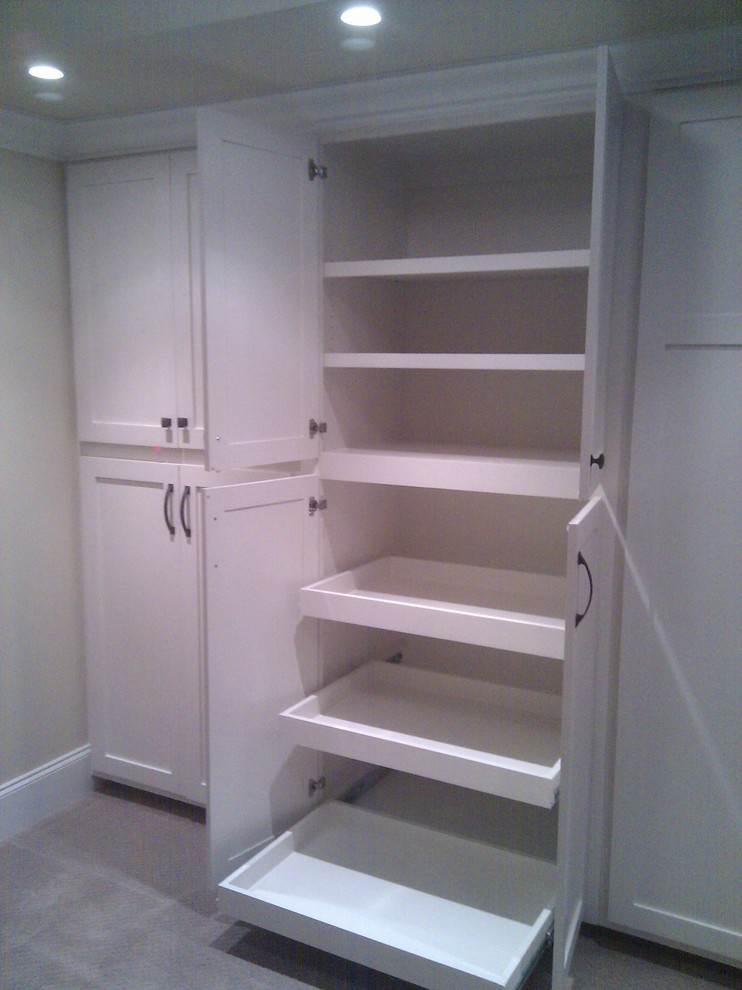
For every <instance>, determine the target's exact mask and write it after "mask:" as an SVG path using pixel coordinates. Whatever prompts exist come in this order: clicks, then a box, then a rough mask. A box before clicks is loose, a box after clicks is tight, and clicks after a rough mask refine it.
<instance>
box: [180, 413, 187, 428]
mask: <svg viewBox="0 0 742 990" xmlns="http://www.w3.org/2000/svg"><path fill="white" fill-rule="evenodd" d="M178 429H179V430H187V429H188V417H187V416H178Z"/></svg>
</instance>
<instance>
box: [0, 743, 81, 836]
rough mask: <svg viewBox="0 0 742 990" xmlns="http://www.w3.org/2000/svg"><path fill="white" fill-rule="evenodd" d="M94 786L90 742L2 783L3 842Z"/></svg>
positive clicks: (0, 816) (0, 820)
mask: <svg viewBox="0 0 742 990" xmlns="http://www.w3.org/2000/svg"><path fill="white" fill-rule="evenodd" d="M92 788H93V781H92V777H91V775H90V746H87V745H86V746H80V747H79V748H78V749H74V750H72V752H71V753H65V755H64V756H60V757H58V758H57V759H56V760H51V761H50V762H49V763H45V764H44V765H43V766H41V767H36V769H35V770H30V771H29V772H28V773H24V774H22V775H21V776H20V777H16V778H15V780H9V781H8V782H7V784H2V785H0V842H5V841H6V840H7V839H12V838H13V836H15V835H18V833H19V832H23V831H25V830H26V829H27V828H31V827H32V826H33V825H36V824H38V823H39V822H41V821H43V820H44V819H45V818H49V817H51V816H52V815H56V814H59V812H60V811H65V810H66V809H67V808H69V807H71V805H73V804H76V803H77V802H78V801H82V800H84V798H86V797H87V795H88V794H89V793H90V792H91V790H92Z"/></svg>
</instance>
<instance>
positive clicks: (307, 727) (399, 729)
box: [281, 661, 561, 808]
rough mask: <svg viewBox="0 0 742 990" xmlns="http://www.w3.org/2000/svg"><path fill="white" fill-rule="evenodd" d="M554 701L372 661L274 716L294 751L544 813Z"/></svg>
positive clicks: (552, 796) (556, 749)
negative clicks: (302, 748)
mask: <svg viewBox="0 0 742 990" xmlns="http://www.w3.org/2000/svg"><path fill="white" fill-rule="evenodd" d="M560 712H561V699H560V698H559V697H557V696H555V695H547V694H542V693H538V692H534V691H524V690H518V689H515V688H505V687H502V686H500V685H495V684H490V683H487V682H483V681H476V680H471V679H467V678H463V677H455V676H451V675H449V674H439V673H433V672H431V671H426V670H420V669H416V668H414V667H406V666H402V665H397V664H390V663H384V662H380V661H376V662H372V663H367V664H364V665H363V666H362V667H360V668H358V669H357V670H355V671H353V672H352V673H351V674H348V675H347V676H346V677H343V678H341V679H340V680H338V681H335V682H334V683H333V684H330V685H329V686H328V687H326V688H324V689H323V690H321V691H320V692H319V693H318V694H314V695H311V696H310V697H308V698H306V699H305V700H304V701H301V702H299V703H298V704H296V705H294V706H293V707H291V708H289V709H287V710H286V711H284V712H282V713H281V714H282V717H283V718H284V720H285V725H286V727H287V729H288V731H289V733H290V735H291V737H292V739H293V741H294V742H295V743H296V744H297V745H299V746H306V747H308V748H310V749H318V750H323V751H324V752H328V753H334V754H335V755H337V756H347V757H349V758H350V759H354V760H362V761H363V762H365V763H374V764H377V765H379V766H384V767H390V768H391V769H393V770H403V771H406V772H408V773H414V774H419V775H421V776H423V777H429V778H432V779H433V780H441V781H444V782H446V783H449V784H457V785H459V786H461V787H469V788H472V789H474V790H478V791H484V792H485V793H487V794H497V795H499V796H500V797H506V798H511V799H512V800H514V801H525V802H527V803H528V804H535V805H538V806H539V807H542V808H551V807H552V806H553V804H554V801H555V800H556V795H557V791H558V788H559V770H560V758H559V754H560V745H561V740H560V736H561V720H560Z"/></svg>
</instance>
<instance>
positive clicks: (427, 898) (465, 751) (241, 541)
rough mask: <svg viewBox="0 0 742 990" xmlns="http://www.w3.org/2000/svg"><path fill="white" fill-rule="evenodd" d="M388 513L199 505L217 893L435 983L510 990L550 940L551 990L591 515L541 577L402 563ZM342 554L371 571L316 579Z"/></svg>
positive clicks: (309, 935)
mask: <svg viewBox="0 0 742 990" xmlns="http://www.w3.org/2000/svg"><path fill="white" fill-rule="evenodd" d="M321 484H322V488H320V485H321ZM474 498H475V499H476V500H477V502H478V501H479V499H484V500H487V499H491V496H486V495H482V496H474ZM325 500H326V506H325ZM412 504H413V505H414V506H415V507H416V508H417V510H418V511H419V508H420V506H419V503H418V502H417V501H415V502H413V503H412ZM498 504H499V503H495V504H492V503H491V502H486V505H487V506H489V508H495V506H496V505H498ZM323 506H324V509H323V508H322V507H323ZM501 507H502V506H501ZM401 508H402V504H401V501H400V499H399V498H398V497H397V496H396V493H395V492H393V491H385V490H384V489H383V486H381V487H377V486H357V485H353V484H350V485H346V484H344V483H332V482H323V483H321V481H320V478H319V477H318V476H317V475H304V476H292V477H289V478H284V479H279V480H271V481H266V482H265V483H256V484H250V485H237V486H234V487H231V488H221V489H215V490H210V491H208V492H206V493H205V499H204V537H205V541H204V542H205V561H204V562H205V573H206V615H207V653H208V658H209V671H208V677H209V711H210V718H209V724H210V731H209V760H210V777H211V781H212V783H211V786H210V795H209V819H210V833H211V842H212V875H213V879H214V881H215V883H218V884H219V890H220V894H219V903H220V906H221V908H222V909H223V910H224V911H225V912H227V913H228V914H230V915H231V916H232V917H236V918H240V919H242V920H244V921H247V922H248V923H251V924H255V925H258V926H260V927H264V928H267V929H270V930H272V931H275V932H278V933H280V934H282V935H284V936H287V937H290V938H294V939H298V940H299V941H302V942H305V943H309V944H311V945H314V946H317V947H319V948H321V949H323V950H326V951H329V952H332V953H335V954H337V955H339V956H342V957H344V958H347V959H351V960H353V961H355V962H358V963H361V964H363V965H367V966H370V967H372V968H375V969H378V970H381V971H383V972H386V973H388V974H391V975H393V976H395V977H398V978H400V979H406V980H409V981H411V982H413V983H415V984H419V985H420V986H422V987H426V988H429V990H450V988H451V987H456V988H457V990H492V988H494V987H502V988H508V990H515V988H516V987H518V986H520V984H521V983H522V981H523V979H524V978H525V977H526V976H527V974H528V972H529V970H530V968H531V967H532V965H533V964H534V962H535V960H536V959H537V958H538V956H539V955H540V953H541V951H542V950H543V948H544V946H545V945H546V944H547V943H548V942H549V941H551V940H552V938H553V943H554V981H553V987H554V988H555V990H560V988H562V987H566V986H567V985H568V977H567V973H568V971H569V966H570V961H571V954H572V949H573V946H574V942H575V940H576V935H577V931H578V930H579V924H580V920H581V916H582V905H583V902H584V887H585V882H586V881H585V872H586V856H587V822H588V820H589V793H590V751H591V749H590V746H591V734H592V719H593V668H594V654H595V649H596V641H597V635H598V629H599V605H600V599H601V593H602V591H603V576H602V573H601V562H600V552H601V543H602V539H603V534H602V519H603V506H602V501H601V500H600V499H599V498H596V499H593V500H592V501H591V502H589V503H588V504H587V505H586V506H584V507H583V508H582V509H581V510H579V511H578V513H577V515H576V516H575V517H574V518H573V519H572V520H571V522H570V523H569V526H568V533H567V541H566V553H567V563H566V568H564V570H563V573H562V574H561V575H551V576H549V575H533V574H527V573H517V572H512V571H499V570H495V569H492V568H490V567H468V566H462V565H456V564H455V563H453V562H450V561H449V562H440V561H438V562H431V561H423V560H420V559H413V558H412V555H411V554H410V553H409V546H408V544H407V543H406V542H405V538H406V536H409V532H410V529H411V526H410V520H409V519H408V520H406V521H404V520H402V522H401V524H398V525H397V526H396V527H395V526H394V525H393V523H392V521H391V520H392V516H391V511H392V509H393V510H394V511H395V512H396V513H397V514H399V512H400V510H401ZM565 508H566V507H565ZM534 511H538V507H534ZM352 519H355V520H356V521H355V522H354V523H353V524H351V522H350V521H351V520H352ZM470 524H471V525H473V522H471V521H470ZM424 528H426V529H427V527H424ZM390 539H391V540H393V541H395V542H397V544H398V547H399V549H400V550H401V551H404V552H403V553H400V554H396V555H395V556H394V557H391V558H390V557H389V555H388V553H384V550H385V549H387V547H386V544H387V541H389V540H390ZM333 553H334V554H335V556H336V558H337V557H342V559H343V560H345V561H346V562H347V561H351V560H352V558H353V557H354V556H357V555H358V556H363V557H367V556H371V560H370V561H368V562H366V563H363V564H360V565H357V566H353V565H352V564H351V566H350V569H349V570H348V569H346V570H345V571H341V572H340V573H338V574H336V575H335V576H334V577H330V578H324V579H320V580H318V577H319V570H320V567H319V560H320V559H323V558H324V560H325V567H326V566H327V560H328V558H329V557H331V556H332V555H333ZM374 560H375V562H374ZM565 602H566V613H565ZM565 615H566V619H565ZM446 617H447V619H448V622H446ZM385 661H386V662H385ZM436 667H437V668H438V669H436ZM444 667H445V669H446V671H447V672H444V670H443V668H444ZM531 679H532V680H533V681H534V683H529V680H531ZM539 681H540V682H541V683H540V685H539ZM548 684H551V686H552V688H554V689H553V690H546V686H547V685H548ZM225 877H226V879H224V878H225Z"/></svg>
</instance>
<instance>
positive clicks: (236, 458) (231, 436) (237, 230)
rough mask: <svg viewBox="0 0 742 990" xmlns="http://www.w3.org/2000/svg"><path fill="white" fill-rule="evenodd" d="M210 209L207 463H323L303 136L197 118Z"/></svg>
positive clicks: (312, 183)
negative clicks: (315, 430)
mask: <svg viewBox="0 0 742 990" xmlns="http://www.w3.org/2000/svg"><path fill="white" fill-rule="evenodd" d="M197 133H198V171H199V181H200V183H201V198H202V204H203V207H202V210H203V264H204V314H205V340H206V346H205V366H206V367H205V376H206V399H205V404H206V416H205V419H206V461H207V466H208V467H209V468H213V469H217V470H225V469H229V468H243V467H252V466H255V465H259V464H278V463H282V462H286V461H298V460H305V459H310V458H313V457H317V456H318V453H319V451H318V441H317V439H316V438H313V436H311V435H310V420H311V419H313V418H315V419H316V418H318V416H319V413H318V409H319V393H318V388H319V362H320V347H319V285H320V276H319V201H320V193H319V189H320V186H321V184H322V183H321V181H320V180H319V179H316V178H311V177H310V176H311V174H312V172H311V170H310V168H309V162H310V160H312V159H313V158H314V156H315V155H316V151H315V144H314V142H313V141H311V140H310V139H308V138H306V137H303V136H299V137H297V136H295V135H293V134H286V133H284V132H282V131H274V130H271V129H270V128H267V127H265V126H264V125H262V124H260V123H256V122H255V121H252V120H248V119H246V118H244V117H237V116H235V115H233V114H225V113H220V112H218V111H214V110H199V112H198V117H197Z"/></svg>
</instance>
